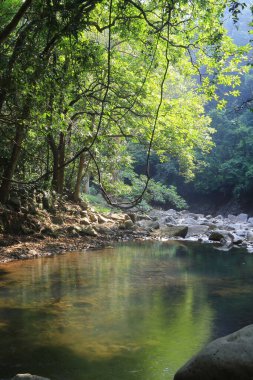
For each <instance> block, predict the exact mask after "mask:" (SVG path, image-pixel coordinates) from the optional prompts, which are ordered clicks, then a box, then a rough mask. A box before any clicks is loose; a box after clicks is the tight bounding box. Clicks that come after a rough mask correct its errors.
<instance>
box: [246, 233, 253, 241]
mask: <svg viewBox="0 0 253 380" xmlns="http://www.w3.org/2000/svg"><path fill="white" fill-rule="evenodd" d="M246 239H247V240H248V241H250V242H253V231H248V232H247V236H246Z"/></svg>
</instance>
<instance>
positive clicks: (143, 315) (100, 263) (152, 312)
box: [0, 242, 253, 380]
mask: <svg viewBox="0 0 253 380" xmlns="http://www.w3.org/2000/svg"><path fill="white" fill-rule="evenodd" d="M250 323H253V255H251V254H248V253H247V252H246V251H244V250H243V249H234V250H231V251H229V252H222V251H219V250H216V249H214V248H213V246H211V245H203V244H202V245H201V244H196V243H191V244H190V243H188V244H185V243H181V242H167V243H159V242H155V243H150V242H145V243H141V242H140V243H129V244H119V245H117V246H116V247H115V248H113V249H112V248H108V249H105V250H101V251H90V252H85V253H68V254H64V255H61V256H55V257H51V258H43V259H36V260H27V261H23V262H14V263H9V264H5V265H1V266H0V378H10V377H12V376H14V374H16V373H24V372H30V373H33V374H37V375H41V376H46V377H49V378H50V379H51V380H163V379H166V380H172V379H173V375H174V373H175V371H176V370H177V369H178V368H179V367H180V366H181V365H182V364H184V362H185V361H186V360H187V359H189V358H190V357H191V356H192V355H193V354H194V353H196V352H197V351H198V350H199V349H201V348H202V347H203V345H205V344H206V343H207V342H209V341H210V340H212V339H214V338H217V337H219V336H222V335H226V334H228V333H231V332H232V331H234V330H237V329H239V328H241V327H243V326H245V325H247V324H250Z"/></svg>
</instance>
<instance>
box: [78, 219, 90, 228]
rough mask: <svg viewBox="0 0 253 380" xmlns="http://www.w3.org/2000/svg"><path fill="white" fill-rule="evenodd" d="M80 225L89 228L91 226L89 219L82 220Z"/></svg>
mask: <svg viewBox="0 0 253 380" xmlns="http://www.w3.org/2000/svg"><path fill="white" fill-rule="evenodd" d="M80 224H81V225H85V226H89V225H90V221H89V220H88V218H82V219H81V220H80Z"/></svg>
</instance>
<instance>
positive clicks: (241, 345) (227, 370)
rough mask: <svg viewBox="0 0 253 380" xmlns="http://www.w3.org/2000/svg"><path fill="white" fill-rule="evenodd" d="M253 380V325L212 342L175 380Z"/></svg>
mask: <svg viewBox="0 0 253 380" xmlns="http://www.w3.org/2000/svg"><path fill="white" fill-rule="evenodd" d="M200 379H201V380H202V379H203V380H252V379H253V325H249V326H246V327H244V328H243V329H241V330H238V331H236V332H234V333H233V334H230V335H227V336H225V337H223V338H219V339H216V340H214V341H213V342H211V343H209V344H208V345H207V346H206V347H205V348H204V349H203V350H202V351H200V352H199V353H198V354H197V355H196V356H194V357H193V358H192V359H191V360H189V361H188V362H187V363H186V364H185V365H184V366H183V367H182V368H180V369H179V371H177V373H176V374H175V376H174V380H200Z"/></svg>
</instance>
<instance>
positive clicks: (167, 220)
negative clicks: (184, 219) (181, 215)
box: [163, 215, 177, 224]
mask: <svg viewBox="0 0 253 380" xmlns="http://www.w3.org/2000/svg"><path fill="white" fill-rule="evenodd" d="M163 222H164V223H165V224H176V223H177V221H176V219H175V218H174V216H172V215H169V216H166V218H165V219H164V220H163Z"/></svg>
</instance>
